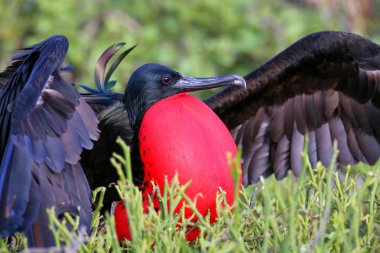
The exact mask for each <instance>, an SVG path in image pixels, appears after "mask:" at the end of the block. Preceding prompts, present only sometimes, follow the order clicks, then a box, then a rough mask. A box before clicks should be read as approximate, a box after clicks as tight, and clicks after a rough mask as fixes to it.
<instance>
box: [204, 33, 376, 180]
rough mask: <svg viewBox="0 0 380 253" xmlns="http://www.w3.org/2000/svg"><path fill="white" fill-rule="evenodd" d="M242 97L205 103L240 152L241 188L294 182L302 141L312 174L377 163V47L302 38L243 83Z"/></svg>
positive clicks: (337, 36) (337, 38)
mask: <svg viewBox="0 0 380 253" xmlns="http://www.w3.org/2000/svg"><path fill="white" fill-rule="evenodd" d="M245 79H246V81H247V90H242V89H233V88H227V89H224V90H222V91H221V92H219V93H217V94H215V95H213V96H212V97H210V98H208V99H207V100H206V103H207V104H208V105H209V106H210V107H211V108H213V110H214V111H215V112H216V113H217V114H218V115H219V116H220V118H221V119H222V120H223V121H224V122H225V123H226V125H227V126H228V127H229V128H230V129H231V131H232V133H233V135H234V137H235V140H236V142H237V143H238V144H239V145H242V147H243V174H244V177H243V180H244V183H245V184H249V183H254V182H257V181H258V180H259V178H260V176H268V175H270V174H273V173H274V174H275V175H276V177H277V178H278V179H282V178H283V177H285V176H286V174H287V172H288V171H289V170H292V171H293V172H294V174H295V175H299V174H300V171H301V168H302V160H301V150H302V149H303V146H304V142H305V134H306V133H308V135H309V140H310V144H309V156H310V162H311V164H312V165H313V166H315V164H316V163H317V161H321V162H322V163H323V164H324V165H326V166H328V165H329V164H330V161H331V157H332V143H333V140H335V139H336V140H338V147H339V150H340V154H339V157H338V162H339V163H342V164H353V163H356V162H358V161H363V162H366V163H369V164H373V163H375V162H376V161H377V159H378V157H379V156H380V145H379V140H380V139H379V131H380V121H379V118H380V110H379V106H380V93H379V92H380V90H379V88H380V87H379V85H380V46H379V45H377V44H375V43H373V42H371V41H370V40H368V39H365V38H362V37H360V36H358V35H354V34H350V33H343V32H330V31H327V32H319V33H315V34H311V35H309V36H306V37H305V38H303V39H301V40H299V41H298V42H296V43H294V44H293V45H291V46H290V47H289V48H287V49H286V50H284V51H283V52H281V53H280V54H279V55H277V56H276V57H274V58H273V59H272V60H270V61H269V62H267V63H265V64H264V65H262V66H261V67H259V68H258V69H256V70H254V71H253V72H251V73H249V74H248V75H247V76H245Z"/></svg>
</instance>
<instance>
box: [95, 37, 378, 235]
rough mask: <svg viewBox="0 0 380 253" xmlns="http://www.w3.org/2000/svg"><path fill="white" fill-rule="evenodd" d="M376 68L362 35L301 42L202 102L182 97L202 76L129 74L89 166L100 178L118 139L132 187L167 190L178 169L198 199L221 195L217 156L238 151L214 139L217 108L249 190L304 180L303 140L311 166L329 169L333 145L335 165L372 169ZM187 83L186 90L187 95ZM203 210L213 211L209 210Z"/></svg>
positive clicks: (152, 71)
mask: <svg viewBox="0 0 380 253" xmlns="http://www.w3.org/2000/svg"><path fill="white" fill-rule="evenodd" d="M379 70H380V46H378V45H377V44H375V43H373V42H371V41H370V40H368V39H365V38H362V37H360V36H358V35H354V34H350V33H343V32H330V31H326V32H319V33H315V34H311V35H309V36H307V37H305V38H303V39H301V40H299V41H298V42H296V43H294V44H293V45H291V46H290V47H289V48H287V49H286V50H285V51H283V52H281V53H280V54H278V55H277V56H276V57H274V58H273V59H272V60H270V61H268V62H267V63H265V64H264V65H262V66H261V67H259V68H258V69H256V70H254V71H253V72H251V73H249V74H248V75H246V76H245V77H244V79H245V81H246V83H247V89H239V88H236V87H227V88H225V89H224V90H222V91H220V92H218V93H216V94H214V95H213V96H211V97H209V98H207V99H205V100H204V102H205V104H203V103H202V102H200V101H198V100H196V99H194V98H192V97H190V96H188V95H186V94H178V93H182V92H184V91H187V90H194V89H195V88H194V89H193V88H191V87H192V86H193V87H196V88H197V89H202V87H201V85H200V84H201V83H200V82H199V81H197V80H196V79H192V80H191V81H190V82H188V80H189V79H187V78H186V77H184V76H183V75H181V74H179V73H177V72H175V71H174V70H172V69H170V68H168V67H165V66H162V65H158V64H147V65H144V66H142V67H141V68H139V69H138V70H137V71H136V72H134V73H133V74H132V76H131V78H130V80H129V82H128V84H127V88H126V91H125V94H124V97H123V100H122V101H121V103H119V104H116V105H114V106H112V107H110V108H108V109H106V110H105V111H103V112H101V113H100V117H99V118H100V129H101V130H102V131H103V132H106V135H104V138H103V136H101V138H100V140H99V141H98V143H97V144H95V147H94V150H93V152H92V153H91V155H90V156H92V157H93V159H92V160H93V161H96V162H95V163H92V165H93V166H90V167H96V166H97V168H98V169H96V170H95V171H97V173H99V171H100V170H99V169H100V168H99V166H100V167H102V168H103V169H104V168H105V167H106V166H107V165H106V163H107V161H108V158H109V157H110V155H111V153H112V151H113V150H112V149H113V148H114V147H115V146H114V145H110V144H111V143H113V142H114V141H115V139H116V136H117V135H121V136H122V137H123V139H124V140H125V141H126V142H127V144H129V145H131V147H132V150H131V152H132V162H133V163H132V165H133V169H134V179H135V182H136V183H138V184H141V183H143V185H142V187H143V188H144V189H146V187H145V182H146V180H147V179H153V180H154V181H156V183H157V184H158V185H159V186H162V185H163V180H164V177H165V176H168V177H169V179H170V178H172V176H173V175H174V172H178V174H179V175H182V177H181V176H180V177H181V179H180V181H181V182H182V183H185V182H187V181H190V180H191V181H192V184H191V186H190V187H193V189H196V190H194V192H207V193H208V195H207V194H203V195H204V196H205V199H204V200H202V201H204V202H203V203H207V201H209V199H208V198H210V199H212V200H213V201H214V200H215V194H214V193H215V191H212V190H211V192H212V194H211V193H209V192H208V191H209V190H210V189H209V186H210V188H212V187H213V185H218V184H219V183H220V182H223V180H227V181H228V180H230V178H229V176H228V173H226V171H225V170H224V167H223V166H225V164H226V160H224V163H225V164H224V165H220V164H222V163H219V162H217V161H219V160H218V159H219V158H218V159H216V158H215V157H221V156H222V155H223V156H224V158H225V152H227V151H232V152H233V147H232V146H230V145H229V144H226V146H223V145H222V143H229V137H228V134H226V133H225V132H224V130H223V131H222V132H218V131H219V128H218V127H219V123H216V122H218V121H219V119H218V120H216V119H215V118H214V117H212V116H211V115H212V114H213V113H212V111H214V112H215V113H216V115H218V116H219V118H220V120H221V121H222V122H223V123H224V124H225V125H226V126H227V127H228V129H230V131H231V133H232V136H233V137H234V139H235V142H236V144H238V145H241V146H242V150H243V154H242V171H243V184H244V185H247V184H250V183H255V182H257V181H258V180H259V178H260V177H261V176H264V177H267V176H269V175H271V174H275V176H276V178H277V179H282V178H284V177H285V176H286V174H287V173H288V171H289V170H291V171H292V172H293V174H294V175H296V176H299V175H300V173H301V169H302V158H301V151H302V150H303V147H304V143H305V136H306V134H308V136H309V146H308V155H309V160H310V163H311V165H312V166H313V167H315V166H316V164H317V162H318V161H321V162H322V164H323V165H325V166H329V165H330V163H331V159H332V154H333V142H334V140H337V142H338V148H339V150H340V153H339V155H338V158H337V159H338V161H337V162H338V163H340V164H355V163H357V162H359V161H362V162H365V163H369V164H374V163H375V162H376V161H377V159H378V158H379V155H380V145H379V140H380V136H379V131H380V121H379V118H380V117H379V116H380V110H379V106H380V96H379V95H380V94H379V92H380V90H379V88H380V87H379V85H380V71H379ZM230 77H231V76H230ZM235 80H236V83H240V84H241V83H242V82H241V81H240V80H239V79H235ZM219 81H221V82H220V83H221V84H228V83H229V84H233V83H234V81H232V80H231V79H229V82H226V83H224V82H223V78H222V79H220V80H219ZM231 81H232V82H231ZM206 83H207V82H206ZM184 84H186V86H189V87H188V88H185V89H181V87H182V86H183V85H184ZM186 86H185V87H186ZM204 87H205V88H207V85H206V86H204ZM89 102H90V103H91V99H89ZM206 105H207V106H208V107H207V106H206ZM198 107H199V108H198ZM211 110H212V111H211ZM203 115H206V116H205V117H204V118H203ZM214 124H215V126H214ZM216 125H218V127H216ZM214 131H215V132H214ZM208 134H210V135H211V136H213V137H210V138H209V136H208ZM217 136H219V139H218V138H217ZM220 145H222V146H220ZM219 147H221V148H220V150H218V148H219ZM198 150H199V153H200V154H198V153H197V151H198ZM214 150H218V151H217V152H218V154H219V155H220V156H217V155H216V154H214V153H213V152H214ZM90 160H91V158H90ZM213 162H215V163H216V164H218V166H216V168H214V167H213V166H212V165H213ZM96 163H98V164H96ZM198 165H200V166H201V167H202V168H198ZM220 168H222V169H220ZM107 171H110V170H107ZM107 173H108V172H107ZM108 176H109V174H108ZM92 180H94V182H96V180H98V179H97V178H96V177H94V178H93V179H92ZM101 180H104V178H103V176H102V177H101ZM113 180H116V179H113ZM219 180H220V181H219ZM95 184H96V183H95ZM220 184H221V185H222V184H223V183H220ZM227 192H228V190H227ZM190 195H191V197H194V196H195V195H194V194H193V193H191V194H190ZM200 202H201V201H200V200H198V202H197V204H199V205H202V203H201V204H200ZM202 208H204V210H206V209H208V208H209V210H210V211H211V212H212V207H211V204H210V203H207V204H204V206H203V207H202ZM116 210H118V213H116V216H117V217H116V221H117V222H116V226H117V228H118V231H119V239H122V237H123V236H126V237H128V235H129V234H128V233H129V231H128V229H125V228H123V226H127V224H128V223H127V222H126V221H125V219H126V216H125V211H122V212H121V210H122V209H121V208H117V209H116ZM123 219H124V220H123ZM118 222H119V223H120V224H122V225H121V226H119V227H118Z"/></svg>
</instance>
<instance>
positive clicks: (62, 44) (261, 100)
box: [0, 32, 380, 244]
mask: <svg viewBox="0 0 380 253" xmlns="http://www.w3.org/2000/svg"><path fill="white" fill-rule="evenodd" d="M66 51H67V40H66V39H65V38H64V37H62V36H54V37H52V38H50V39H48V40H46V41H43V42H41V43H39V44H37V45H35V46H33V47H29V48H26V50H25V52H24V53H21V54H19V55H18V56H16V57H14V60H15V61H14V63H13V64H12V65H11V66H10V67H8V69H7V70H6V71H5V72H3V74H2V76H1V77H0V89H1V91H0V92H1V93H0V94H1V96H0V117H1V121H0V124H1V128H0V130H1V139H0V144H1V146H0V155H1V167H0V169H1V170H0V214H1V217H0V219H1V220H0V233H1V236H7V235H9V234H11V233H13V232H15V231H27V230H28V228H30V227H31V225H32V223H35V221H36V217H43V218H44V219H45V220H46V214H44V212H43V211H44V207H47V206H51V205H55V206H57V207H58V208H57V209H58V210H61V209H62V210H64V211H65V210H68V211H69V212H70V213H72V215H78V214H77V213H75V212H76V210H77V209H76V208H74V207H77V206H81V209H80V210H81V212H80V213H79V215H80V216H82V214H86V215H83V216H84V220H83V219H82V222H83V223H87V224H88V219H89V215H88V214H89V212H90V211H89V206H90V202H89V189H88V188H87V187H86V185H87V182H86V180H85V179H84V177H83V174H81V172H82V170H81V168H80V166H79V165H78V164H77V161H78V159H79V155H80V153H81V149H82V147H86V148H87V147H90V146H91V144H90V142H89V140H90V137H91V138H92V139H96V138H97V137H96V135H97V134H96V128H95V127H96V119H94V118H93V117H92V116H93V115H92V114H91V113H90V112H89V110H88V108H87V107H86V104H85V103H84V102H83V99H81V98H79V96H78V94H77V93H76V92H75V90H74V89H72V86H71V85H70V84H68V83H67V82H65V81H64V80H63V79H62V78H61V77H60V75H59V68H60V65H61V63H62V60H63V57H64V55H65V54H66ZM379 55H380V47H379V46H378V45H376V44H374V43H373V42H371V41H369V40H367V39H364V38H362V37H360V36H357V35H354V34H349V33H341V32H320V33H315V34H312V35H309V36H307V37H305V38H303V39H301V40H300V41H298V42H296V43H295V44H293V45H292V46H290V47H289V48H288V49H286V50H285V51H283V52H282V53H280V54H279V55H277V56H276V57H274V58H273V59H272V60H270V61H269V62H267V63H265V64H264V65H262V66H261V67H259V68H258V69H257V70H255V71H253V72H251V73H250V74H248V75H246V76H245V80H246V83H247V89H246V90H244V89H240V88H226V89H224V90H222V91H221V92H218V93H217V94H215V95H213V96H211V97H210V98H207V99H206V100H205V103H206V104H207V105H208V106H209V107H210V108H211V110H213V111H214V112H215V113H216V114H217V115H218V116H219V117H220V119H221V120H222V121H223V122H224V124H225V125H226V126H227V128H228V129H230V131H231V133H232V136H233V137H234V139H235V142H236V143H237V144H238V145H241V146H242V147H243V161H242V170H243V183H244V184H245V185H247V184H249V183H254V182H257V181H258V179H259V178H260V176H268V175H270V174H275V176H276V177H277V178H278V179H281V178H283V177H285V176H286V174H287V172H288V171H289V170H291V171H293V173H294V174H295V175H299V174H300V170H301V167H302V160H301V156H300V152H301V150H302V148H303V144H304V141H305V134H306V133H308V135H309V149H308V153H309V159H310V162H311V164H312V166H313V167H314V166H315V165H316V163H317V161H321V162H322V163H323V164H324V165H326V166H328V165H329V163H330V160H331V157H332V146H333V145H332V143H333V140H334V139H336V140H338V144H339V145H338V147H339V149H340V153H339V156H338V162H339V163H341V164H349V163H350V164H351V163H352V164H353V163H356V162H358V161H363V162H366V163H370V164H373V163H374V162H376V160H377V159H378V157H379V154H380V146H379V141H378V140H379V130H380V126H379V123H378V118H379V116H380V115H379V114H380V111H379V109H378V107H379V105H380V103H379V98H380V97H379V94H378V93H379V83H380V79H379V75H380V73H379V69H380V56H379ZM147 66H148V67H147ZM147 66H146V67H143V68H142V69H140V72H141V71H142V73H140V74H141V75H137V74H136V75H135V78H132V79H131V80H130V84H131V83H134V85H138V83H139V82H140V81H147V82H148V84H150V83H151V81H154V79H152V77H157V75H155V74H154V73H153V75H152V73H151V72H150V71H151V70H152V69H153V68H151V67H149V65H147ZM150 66H155V67H156V66H157V65H150ZM159 69H160V71H161V70H164V71H163V72H160V73H161V74H162V75H161V78H160V79H159V80H160V81H161V84H162V86H159V87H161V88H162V89H170V88H171V87H173V86H174V85H175V83H176V81H178V80H180V79H181V77H182V75H180V74H178V73H177V72H175V71H173V70H171V69H168V68H166V67H162V66H160V67H159ZM146 70H149V71H147V72H145V71H146ZM155 73H156V74H157V72H155ZM166 74H170V75H171V76H172V78H173V76H174V79H172V81H171V82H170V85H164V84H165V83H166V82H167V81H165V80H167V79H166V78H164V76H166ZM178 77H180V78H178ZM144 78H147V79H144ZM155 81H156V82H157V80H155ZM153 83H154V82H153ZM156 84H157V83H156ZM161 88H160V89H161ZM146 92H151V93H152V94H150V95H157V94H160V93H161V92H162V90H152V91H146V90H144V93H146ZM167 92H168V91H167ZM127 93H128V91H127ZM144 93H143V94H135V95H136V96H133V94H131V95H128V94H125V96H124V98H125V99H124V100H123V101H122V102H121V103H120V104H116V105H113V106H111V107H110V108H107V109H105V110H104V111H103V112H101V113H100V114H99V117H100V128H101V130H102V135H101V137H100V140H99V141H98V142H97V143H96V145H95V146H94V150H93V152H92V153H88V154H86V155H85V156H84V157H83V159H82V160H83V161H82V162H83V163H82V164H84V165H86V166H89V168H91V169H87V171H86V172H87V175H88V176H89V181H90V183H91V184H92V186H93V187H96V186H97V185H106V184H108V183H109V182H102V180H103V179H104V180H109V181H116V177H115V178H112V172H113V171H114V169H113V168H107V165H108V160H109V157H110V155H111V153H112V152H113V150H114V148H117V145H115V144H114V141H115V139H116V136H117V135H120V136H121V137H122V138H123V139H124V140H125V141H126V142H127V143H128V144H130V145H131V146H132V152H133V154H134V165H135V167H134V171H133V172H134V179H135V182H136V183H139V184H140V183H142V182H143V179H144V177H145V176H147V177H148V178H149V175H148V174H147V173H145V175H144V173H143V172H144V171H147V170H148V168H149V166H150V163H148V162H146V161H148V158H145V159H146V160H144V148H143V147H146V148H147V149H145V156H147V157H150V158H149V159H151V158H152V159H153V157H155V156H159V155H160V154H161V153H160V150H152V149H150V150H149V151H150V152H156V153H155V154H154V153H150V154H147V152H148V148H149V145H145V144H143V143H142V142H140V138H139V136H138V134H139V132H140V130H139V129H138V128H139V127H140V128H141V125H139V124H137V125H134V126H132V125H131V123H130V122H131V121H133V119H134V118H136V119H138V120H137V121H136V122H139V120H141V122H142V121H144V117H145V116H146V115H141V113H144V111H147V112H149V110H150V108H152V109H154V108H160V107H159V106H160V104H161V105H162V103H160V102H161V101H157V103H154V105H153V106H151V107H150V108H145V109H146V110H145V109H144V110H142V111H141V112H140V111H139V113H137V112H136V113H137V114H136V115H132V113H131V115H129V114H128V113H129V112H128V106H127V104H128V103H132V104H133V101H129V102H127V101H126V99H127V98H128V99H131V100H133V99H138V98H137V95H139V96H144ZM40 94H41V96H40ZM166 94H169V93H166ZM148 95H149V93H148ZM96 97H97V99H95V98H96ZM153 97H154V96H153ZM83 98H85V99H87V100H88V102H90V103H92V102H94V101H95V104H96V103H98V102H99V101H102V102H104V101H107V100H110V98H114V97H113V96H106V95H105V94H95V95H93V96H83ZM148 98H150V99H151V98H152V97H148ZM176 98H180V100H182V98H183V100H184V101H189V102H184V105H186V106H184V108H185V107H188V106H189V108H188V109H190V110H191V104H193V101H195V100H194V99H193V98H189V96H188V95H174V97H172V98H166V99H164V100H162V101H163V102H164V103H163V105H168V104H169V105H171V103H174V102H175V99H176ZM158 100H161V98H160V97H159V99H158ZM165 100H166V102H165ZM148 102H150V101H149V100H148ZM194 103H195V104H198V105H199V103H200V102H199V101H196V102H194ZM149 104H151V103H149ZM155 105H157V106H155ZM173 107H179V106H177V105H174V106H173ZM201 107H202V108H203V109H202V110H205V109H204V104H202V106H201ZM83 108H84V109H83ZM99 108H101V107H97V109H99ZM142 108H143V107H142ZM167 109H168V110H169V109H170V108H167ZM129 110H131V109H129ZM152 112H154V110H153V111H152ZM187 113H189V112H187ZM148 114H149V113H148ZM164 114H166V113H164ZM159 116H160V115H159V114H157V112H156V113H155V115H153V118H155V121H156V122H159ZM201 123H202V124H203V127H207V122H203V121H202V122H201ZM32 126H38V127H32ZM78 126H79V127H78ZM173 126H174V125H173ZM180 126H185V124H182V125H180ZM148 130H149V129H147V130H146V131H147V132H146V133H148ZM158 130H160V132H161V133H162V132H163V129H158ZM170 130H171V129H170V126H169V129H168V130H167V131H166V132H164V134H166V135H167V134H169V133H170ZM149 131H153V132H155V129H150V130H149ZM193 132H196V131H195V130H194V129H192V133H193ZM73 136H79V137H80V138H72V137H73ZM223 136H226V135H225V134H224V133H223ZM141 138H142V140H144V136H143V135H141ZM146 138H147V139H148V138H149V136H146ZM197 138H200V136H198V137H197ZM186 140H192V139H191V136H190V137H189V136H188V138H187V139H186ZM198 140H200V139H198ZM194 141H195V139H194ZM175 142H177V143H179V144H180V142H181V140H178V139H177V140H176V139H172V140H171V143H172V144H173V143H175ZM141 144H142V145H141ZM147 144H149V143H147ZM158 144H160V145H163V144H161V143H158ZM190 144H191V142H190ZM210 144H211V143H207V145H210ZM144 145H145V146H144ZM227 146H228V145H227ZM52 147H54V148H52ZM141 148H142V149H141ZM227 149H228V150H230V149H229V147H227ZM20 157H23V159H25V160H23V159H19V158H20ZM205 157H206V158H205V159H210V158H211V156H207V155H206V156H205ZM187 158H189V157H187ZM190 158H191V156H190ZM24 161H25V162H24ZM62 161H63V162H62ZM188 161H191V159H188ZM191 162H192V163H193V164H194V161H191ZM195 162H196V161H195ZM145 163H146V164H145ZM62 164H63V165H62ZM160 166H164V164H162V165H160ZM63 167H64V168H63ZM153 168H157V167H153ZM159 168H160V170H161V171H160V170H154V172H156V173H158V174H160V175H161V176H163V175H164V174H165V172H166V171H162V168H163V169H164V170H165V167H159ZM185 169H186V172H187V174H186V175H187V176H186V177H188V178H187V179H189V180H190V179H192V181H193V185H194V184H195V183H197V184H198V182H201V181H203V182H205V183H208V182H210V181H212V180H213V179H214V178H212V179H209V178H208V179H205V178H202V175H193V174H192V173H191V168H189V167H187V168H185ZM205 170H207V168H205ZM20 171H21V172H20ZM148 171H149V170H148ZM152 171H153V170H152ZM161 172H162V173H161ZM219 172H220V171H219V170H215V171H211V173H214V174H210V175H211V176H212V175H215V178H216V177H217V175H218V173H219ZM207 173H208V172H207ZM115 175H116V173H115ZM160 175H159V176H160ZM187 181H188V180H187ZM183 183H185V182H183ZM45 189H46V190H45ZM61 197H62V198H64V199H65V201H63V202H62V201H61V199H60V198H61ZM212 197H214V196H212ZM45 203H47V204H46V205H45ZM60 207H62V208H60ZM74 210H75V211H74ZM82 211H84V212H82ZM37 212H40V213H39V214H37ZM38 224H43V223H38V222H37V223H35V225H38ZM45 228H46V226H45ZM42 239H43V238H42ZM45 244H46V242H45Z"/></svg>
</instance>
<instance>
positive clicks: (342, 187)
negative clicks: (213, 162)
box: [0, 145, 380, 252]
mask: <svg viewBox="0 0 380 253" xmlns="http://www.w3.org/2000/svg"><path fill="white" fill-rule="evenodd" d="M123 147H124V151H125V155H124V156H115V157H114V158H113V162H114V164H115V166H116V168H117V171H118V173H119V175H120V180H119V182H118V183H117V186H116V187H117V188H118V189H119V191H120V193H121V194H122V195H123V196H124V197H125V205H126V209H127V212H128V213H130V214H133V215H129V217H130V220H129V222H130V226H131V231H132V241H125V243H124V244H123V245H120V244H119V243H118V240H117V236H116V233H115V229H114V220H113V219H112V217H109V215H106V217H105V218H104V217H101V216H100V214H99V212H98V211H99V210H98V209H97V211H95V212H94V218H93V234H92V235H86V234H84V233H83V231H81V230H80V229H78V227H77V224H78V221H74V220H72V219H70V217H69V216H67V217H66V218H67V219H66V220H64V221H63V222H62V223H60V222H58V220H56V219H52V224H54V227H55V228H54V233H55V235H56V238H57V243H59V245H66V246H64V247H67V248H68V249H72V250H75V251H79V252H95V251H96V252H123V251H124V250H128V251H130V252H147V251H155V252H193V251H200V252H268V250H269V251H270V252H376V251H378V249H379V248H380V203H379V197H380V189H379V184H380V177H379V173H380V170H379V169H378V167H374V168H372V170H368V168H366V169H365V170H363V171H365V172H362V173H361V174H360V176H358V175H359V174H357V173H355V174H353V173H351V169H350V168H348V170H347V174H346V175H344V176H340V177H339V175H338V174H337V173H336V172H334V171H333V169H332V168H333V167H334V165H332V166H331V168H329V169H326V168H323V167H322V166H318V167H317V169H316V170H315V171H312V169H311V167H310V164H309V162H308V159H307V156H306V153H304V154H303V158H304V162H305V167H304V169H303V173H302V175H301V177H300V178H298V179H297V178H294V177H293V176H288V177H287V178H286V179H284V180H283V181H280V182H278V181H276V180H275V179H274V177H271V178H269V179H267V180H263V181H262V182H260V183H259V184H257V185H254V186H250V187H248V188H243V189H241V191H240V198H237V201H236V203H235V204H234V205H233V208H231V209H230V208H222V206H225V202H224V197H223V193H221V195H220V197H219V198H218V199H217V203H218V213H219V216H220V218H219V219H218V220H217V222H216V223H215V224H209V223H208V222H207V217H206V218H205V217H202V216H200V215H199V216H198V221H197V222H195V224H194V223H193V222H191V221H190V220H188V219H183V218H182V217H183V216H182V213H179V214H174V213H173V208H170V206H173V205H176V203H178V201H179V200H180V199H181V198H185V199H186V195H185V194H184V190H185V188H186V187H187V186H188V185H189V184H187V185H183V186H180V185H179V184H178V182H177V181H176V180H173V182H172V184H171V185H170V186H169V184H167V187H166V189H165V190H164V192H162V193H159V198H160V200H161V201H160V202H161V212H159V213H156V212H155V211H154V207H153V204H152V205H150V207H149V212H148V213H147V214H143V210H142V206H141V201H142V197H141V193H140V191H139V190H138V188H137V187H136V186H134V185H133V184H132V182H131V180H129V177H128V176H127V175H130V173H131V172H130V162H129V149H128V148H127V147H126V146H125V145H123ZM336 155H337V152H335V156H334V157H335V158H336ZM236 162H238V161H236ZM121 164H126V165H127V168H128V170H127V171H123V170H122V167H121ZM356 169H357V170H356V171H360V166H359V167H357V168H356ZM235 176H236V175H235ZM238 189H239V188H238V187H236V191H238ZM103 194H104V189H102V188H99V190H98V191H95V192H94V198H95V197H96V198H98V199H99V198H100V199H101V198H102V196H103ZM187 203H188V205H189V207H190V208H192V209H193V210H195V209H194V205H193V203H192V202H191V201H189V200H187ZM98 206H99V207H100V206H101V201H100V202H98ZM195 213H196V212H195ZM65 223H70V224H71V225H72V226H73V227H74V231H68V230H67V228H66V226H65ZM188 226H197V227H198V228H199V229H200V231H201V235H200V237H199V238H198V239H197V240H196V241H195V242H191V243H189V242H187V241H186V239H185V234H186V228H187V227H188ZM13 242H14V243H13V246H12V250H11V251H13V250H14V249H16V248H18V249H20V247H22V246H23V245H25V243H26V242H25V240H24V239H22V237H21V236H20V235H18V236H16V237H15V238H14V239H13ZM1 250H4V251H6V250H7V248H6V240H2V241H0V251H1Z"/></svg>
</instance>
